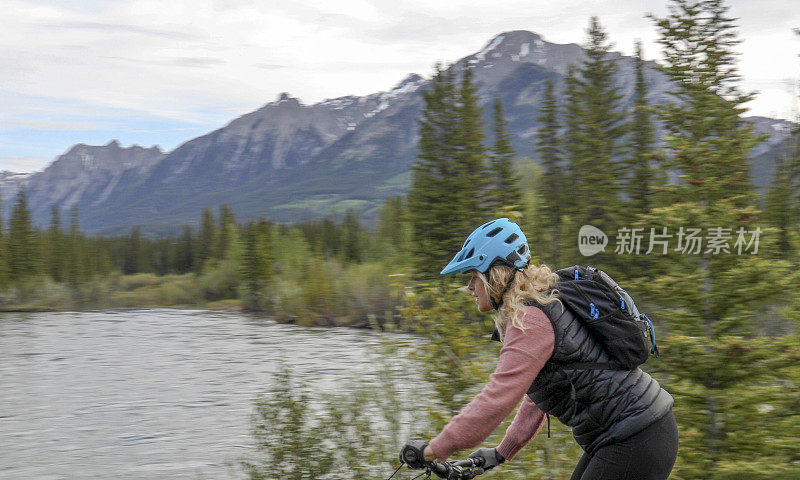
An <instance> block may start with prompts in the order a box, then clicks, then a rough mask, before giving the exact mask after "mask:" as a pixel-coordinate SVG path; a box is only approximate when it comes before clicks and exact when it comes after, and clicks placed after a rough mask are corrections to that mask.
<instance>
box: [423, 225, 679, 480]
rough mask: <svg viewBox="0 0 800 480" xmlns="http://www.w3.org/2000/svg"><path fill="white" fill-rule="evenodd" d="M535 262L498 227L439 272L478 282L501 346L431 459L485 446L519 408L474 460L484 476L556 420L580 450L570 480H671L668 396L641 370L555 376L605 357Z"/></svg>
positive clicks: (514, 228)
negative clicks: (478, 388)
mask: <svg viewBox="0 0 800 480" xmlns="http://www.w3.org/2000/svg"><path fill="white" fill-rule="evenodd" d="M529 261H530V250H529V247H528V243H527V239H526V238H525V234H524V233H523V232H522V230H521V229H520V228H519V226H518V225H517V224H516V223H514V222H512V221H510V220H508V219H506V218H501V219H497V220H493V221H491V222H488V223H486V224H484V225H481V226H480V227H478V228H477V229H476V230H475V231H473V232H472V233H471V234H470V235H469V237H468V238H467V240H466V241H465V242H464V246H463V247H462V249H461V251H459V252H458V253H457V254H456V256H455V257H454V258H453V260H452V261H451V262H450V263H449V264H448V265H447V266H446V267H445V268H444V270H442V272H441V273H442V274H453V273H470V274H471V275H472V278H471V280H470V282H469V291H470V292H472V295H473V296H474V297H475V303H476V304H477V308H478V310H479V311H481V312H490V311H492V310H496V313H495V317H494V320H495V327H496V330H495V334H496V337H499V338H498V339H499V340H501V341H502V342H503V347H502V349H501V350H500V356H499V359H498V363H497V368H496V369H495V371H494V373H492V375H491V377H490V380H489V383H488V384H487V385H486V386H485V387H484V388H483V390H482V391H481V393H479V394H478V395H477V396H476V397H475V398H474V399H473V400H472V401H471V402H470V403H469V405H467V406H466V407H465V408H464V409H463V410H462V411H461V412H460V413H459V414H458V415H456V416H455V417H453V418H452V420H451V421H450V422H449V423H448V424H447V425H446V426H445V427H444V429H443V430H442V431H441V433H439V435H437V436H436V437H435V438H433V439H432V440H430V442H429V443H428V444H427V445H426V446H425V447H424V448H423V449H422V452H423V454H424V457H425V460H426V461H433V460H435V459H438V460H440V461H445V460H446V459H447V458H448V457H450V455H452V454H453V452H455V451H457V450H462V449H465V448H473V447H475V446H477V445H479V444H480V443H481V442H483V441H484V440H485V439H486V438H487V437H488V436H489V435H490V434H491V433H492V431H493V430H494V429H495V428H497V426H498V425H500V423H501V422H502V421H503V419H504V418H505V417H506V416H507V415H508V414H509V413H511V411H513V409H514V407H515V406H516V405H517V404H518V403H519V402H520V400H521V401H522V404H521V405H520V407H519V410H518V411H517V414H516V416H515V417H514V420H513V421H512V423H511V425H510V426H509V427H508V429H507V430H506V433H505V436H504V437H503V439H502V441H501V442H500V444H499V445H498V446H497V447H495V448H480V449H478V450H477V451H475V452H473V453H472V454H471V455H470V457H483V459H484V462H485V467H484V468H485V469H487V470H488V469H489V468H493V467H495V466H497V465H498V464H500V463H503V462H504V461H505V460H511V459H512V458H514V456H515V455H516V454H517V452H518V451H519V450H520V449H521V448H522V447H524V446H525V445H526V444H527V443H528V442H530V441H531V439H532V438H533V437H534V436H535V435H536V434H537V433H538V432H539V430H540V429H541V428H542V425H543V423H544V421H545V416H546V415H547V414H550V415H555V416H556V417H558V419H559V420H560V421H561V422H562V423H564V424H565V425H568V426H570V427H572V433H573V436H574V438H575V441H576V442H577V443H578V444H579V445H580V446H581V447H582V448H583V450H584V454H583V456H582V457H581V459H580V461H579V462H578V465H577V467H576V468H575V471H574V472H573V474H572V477H571V480H601V479H615V480H625V479H637V480H665V479H666V478H667V477H669V474H670V471H671V470H672V467H673V465H674V463H675V458H676V456H677V451H678V428H677V424H676V422H675V416H674V415H673V413H672V404H673V399H672V396H671V395H670V394H669V393H667V392H666V391H665V390H664V389H662V388H661V387H660V386H659V384H658V382H656V381H655V380H654V379H653V378H652V377H651V376H650V375H648V374H647V373H645V372H644V371H642V370H641V369H639V368H635V369H633V370H601V369H584V370H582V369H568V368H549V367H552V366H554V365H555V364H556V363H561V364H564V363H577V362H596V363H598V362H603V361H606V362H608V356H607V355H606V353H605V352H604V349H603V347H602V346H601V345H600V344H599V343H598V342H597V341H595V340H594V339H593V338H592V337H591V335H590V334H589V332H588V331H587V330H586V328H585V327H584V326H583V325H582V324H581V323H580V322H579V321H577V320H576V319H575V318H574V317H573V315H572V314H571V313H570V311H569V310H566V309H565V308H564V306H563V304H562V303H561V301H560V300H559V299H558V293H557V290H556V289H557V286H558V285H557V282H558V275H556V274H555V273H553V272H552V271H551V270H550V268H548V267H547V266H546V265H539V266H534V265H529Z"/></svg>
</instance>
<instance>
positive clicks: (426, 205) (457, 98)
mask: <svg viewBox="0 0 800 480" xmlns="http://www.w3.org/2000/svg"><path fill="white" fill-rule="evenodd" d="M453 71H454V69H453V68H448V69H443V68H441V66H438V65H437V67H436V73H435V75H434V77H433V79H432V80H431V88H430V89H429V90H428V91H426V92H424V94H423V96H424V102H425V104H424V107H423V111H422V118H421V120H420V130H419V132H420V141H419V154H418V160H417V162H415V163H414V164H413V165H412V166H411V175H412V179H411V188H410V190H409V193H408V211H409V220H410V223H411V226H412V242H411V248H412V255H411V257H412V261H413V263H414V267H415V271H416V273H417V275H419V276H420V277H426V278H431V277H435V276H436V273H438V271H439V270H440V269H441V268H442V267H443V266H444V265H445V264H447V262H448V261H449V260H450V257H451V256H452V254H453V252H455V251H457V250H458V246H459V242H460V239H462V238H463V237H464V236H465V235H467V234H468V233H469V232H470V231H471V229H472V228H474V227H475V225H476V224H478V223H479V222H480V221H481V220H484V219H485V216H484V215H483V212H482V210H481V209H480V206H481V204H482V195H483V193H484V185H485V174H484V172H485V165H484V164H483V155H484V153H485V152H484V147H483V146H482V144H481V140H482V138H483V133H482V126H481V120H480V118H479V117H480V113H481V112H480V107H478V105H477V98H476V97H475V93H474V86H473V85H472V83H471V73H470V71H469V70H466V71H465V72H464V79H463V80H462V83H461V88H460V89H459V88H457V87H456V85H455V82H454V78H453V77H454V73H453ZM482 217H483V218H482Z"/></svg>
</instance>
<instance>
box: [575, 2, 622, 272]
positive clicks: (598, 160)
mask: <svg viewBox="0 0 800 480" xmlns="http://www.w3.org/2000/svg"><path fill="white" fill-rule="evenodd" d="M587 34H588V42H587V44H586V46H585V49H586V60H584V62H583V63H582V64H581V65H580V67H579V68H578V69H577V70H571V71H570V72H569V73H568V75H567V78H566V95H565V96H566V105H565V111H566V114H565V124H566V134H565V137H566V138H565V141H566V143H565V147H566V154H567V155H566V156H567V163H568V171H569V174H568V185H567V187H566V188H568V189H569V190H570V196H571V197H572V200H571V201H570V202H569V203H567V204H566V205H565V207H566V208H567V211H566V212H565V213H567V214H569V215H570V216H571V217H572V218H573V225H572V227H571V228H572V229H574V230H575V232H574V233H575V234H576V235H577V228H578V227H580V226H581V225H583V224H591V225H594V226H596V227H598V228H600V229H601V230H604V231H614V230H616V228H618V227H619V223H620V219H619V218H618V214H617V212H619V210H620V208H619V207H620V196H619V194H620V187H621V185H620V176H621V173H622V168H621V165H620V163H619V158H620V157H621V156H622V154H623V153H624V151H623V147H624V145H623V143H622V140H623V136H624V135H625V114H624V111H623V110H622V108H621V98H622V96H621V94H620V93H619V87H618V86H617V85H616V79H615V76H616V74H617V65H616V62H615V60H614V58H612V57H611V56H610V55H609V52H610V49H611V44H610V43H608V35H607V34H606V32H605V30H604V29H603V28H602V26H601V25H600V23H599V21H598V19H597V17H592V18H591V20H590V22H589V28H588V29H587ZM571 233H573V232H570V234H571ZM570 236H572V235H570ZM572 238H574V237H572ZM600 256H603V254H600Z"/></svg>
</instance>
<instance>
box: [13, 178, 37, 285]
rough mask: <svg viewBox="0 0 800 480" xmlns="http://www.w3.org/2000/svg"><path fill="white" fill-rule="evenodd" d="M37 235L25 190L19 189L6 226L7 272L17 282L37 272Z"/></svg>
mask: <svg viewBox="0 0 800 480" xmlns="http://www.w3.org/2000/svg"><path fill="white" fill-rule="evenodd" d="M38 250H39V248H38V236H37V234H36V231H35V230H34V228H33V224H32V222H31V213H30V210H28V201H27V199H26V197H25V191H24V190H22V189H20V190H19V191H18V192H17V198H16V201H15V202H14V208H13V210H12V212H11V220H10V221H9V228H8V250H7V251H8V273H9V279H10V280H11V281H12V282H19V281H21V280H24V279H26V278H29V277H33V276H36V275H37V274H38V273H39V266H40V264H39V255H38Z"/></svg>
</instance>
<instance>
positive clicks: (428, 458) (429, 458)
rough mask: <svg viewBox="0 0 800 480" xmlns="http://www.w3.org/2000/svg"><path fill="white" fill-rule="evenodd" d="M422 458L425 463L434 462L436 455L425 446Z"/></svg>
mask: <svg viewBox="0 0 800 480" xmlns="http://www.w3.org/2000/svg"><path fill="white" fill-rule="evenodd" d="M422 456H423V457H425V461H426V462H432V461H434V460H436V455H435V454H434V453H433V449H431V447H430V446H428V445H425V451H424V452H422Z"/></svg>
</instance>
